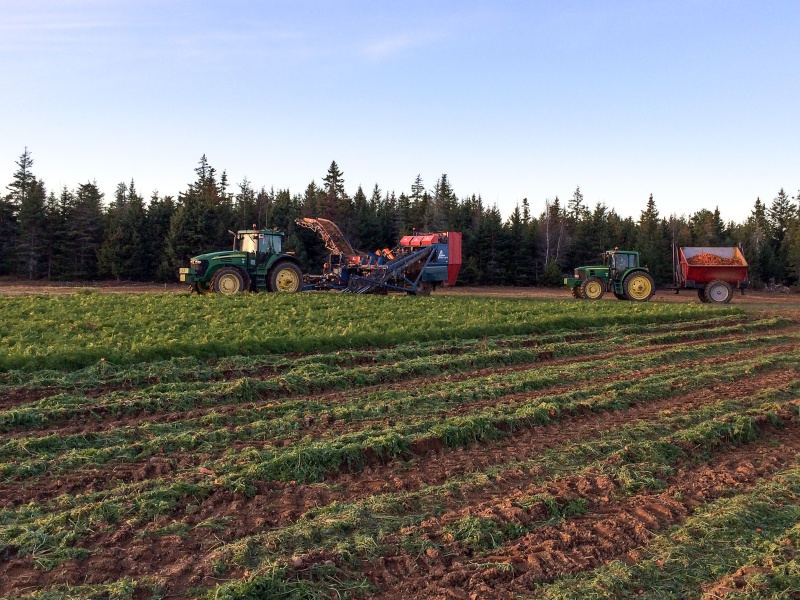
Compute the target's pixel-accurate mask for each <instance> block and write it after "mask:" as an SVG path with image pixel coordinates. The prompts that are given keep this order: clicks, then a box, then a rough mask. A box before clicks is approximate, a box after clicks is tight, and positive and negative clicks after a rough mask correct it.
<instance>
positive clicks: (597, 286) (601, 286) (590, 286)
mask: <svg viewBox="0 0 800 600" xmlns="http://www.w3.org/2000/svg"><path fill="white" fill-rule="evenodd" d="M605 291H606V286H605V282H604V281H603V280H602V279H600V278H599V277H589V279H587V280H586V281H584V282H583V283H582V284H581V296H583V297H584V298H586V299H587V300H600V298H602V297H603V294H604V293H605Z"/></svg>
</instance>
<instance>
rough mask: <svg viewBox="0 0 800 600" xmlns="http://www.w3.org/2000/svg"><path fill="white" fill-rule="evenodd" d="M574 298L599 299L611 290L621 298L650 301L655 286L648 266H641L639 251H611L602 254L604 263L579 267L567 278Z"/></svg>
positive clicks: (565, 283)
mask: <svg viewBox="0 0 800 600" xmlns="http://www.w3.org/2000/svg"><path fill="white" fill-rule="evenodd" d="M564 285H566V286H569V287H570V288H572V296H573V297H574V298H586V299H587V300H599V299H600V298H602V297H603V294H604V293H606V292H612V293H613V294H614V296H616V297H617V299H618V300H632V301H633V302H647V301H648V300H649V299H650V298H651V297H652V296H653V294H654V293H655V291H656V286H655V283H654V282H653V278H652V277H651V276H650V273H649V272H648V269H647V267H642V266H640V265H639V253H638V252H632V251H628V250H609V251H608V252H604V253H603V264H602V266H596V267H578V268H577V269H575V276H574V277H567V278H566V279H564Z"/></svg>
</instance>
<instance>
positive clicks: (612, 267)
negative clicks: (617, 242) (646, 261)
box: [603, 250, 639, 281]
mask: <svg viewBox="0 0 800 600" xmlns="http://www.w3.org/2000/svg"><path fill="white" fill-rule="evenodd" d="M603 264H604V265H605V266H607V267H609V271H610V276H611V279H613V280H615V281H619V280H621V279H622V276H623V275H625V273H627V271H628V270H629V269H636V268H638V267H639V253H638V252H632V251H627V250H609V251H608V252H604V253H603Z"/></svg>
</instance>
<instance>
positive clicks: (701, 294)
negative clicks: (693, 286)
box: [697, 288, 708, 303]
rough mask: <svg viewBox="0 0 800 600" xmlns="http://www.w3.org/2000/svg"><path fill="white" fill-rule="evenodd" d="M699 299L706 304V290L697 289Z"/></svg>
mask: <svg viewBox="0 0 800 600" xmlns="http://www.w3.org/2000/svg"><path fill="white" fill-rule="evenodd" d="M697 297H698V298H700V302H703V303H706V302H708V300H706V290H705V288H697Z"/></svg>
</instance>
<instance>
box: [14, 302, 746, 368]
mask: <svg viewBox="0 0 800 600" xmlns="http://www.w3.org/2000/svg"><path fill="white" fill-rule="evenodd" d="M0 310H2V313H3V319H2V320H0V347H2V348H4V354H3V355H1V356H0V372H3V371H9V370H12V369H24V370H28V371H35V370H37V369H42V368H51V369H61V370H74V369H78V368H81V367H86V366H88V365H91V364H93V363H96V362H97V361H99V360H100V359H101V358H104V359H106V360H108V361H110V362H112V363H115V364H132V363H138V362H146V361H152V360H166V359H169V358H172V357H176V356H193V357H195V358H219V357H224V356H231V355H254V354H265V353H270V352H274V353H283V352H311V351H316V350H336V349H345V348H352V347H364V346H388V345H391V344H398V343H405V342H410V341H431V340H445V339H456V338H458V339H470V338H479V337H482V336H484V335H499V334H507V335H516V334H529V333H542V332H547V331H553V330H559V329H564V328H567V327H570V328H573V329H581V328H584V327H594V326H597V325H598V323H602V324H612V323H614V324H619V325H622V324H630V323H656V322H666V321H675V320H680V319H689V318H692V317H700V318H703V317H707V316H708V315H709V314H713V315H715V316H721V315H737V314H741V311H740V310H737V309H733V308H730V307H725V308H721V307H708V306H704V305H697V304H655V303H646V304H636V305H631V304H629V303H613V302H596V303H590V302H585V303H576V302H569V301H563V302H560V301H557V302H553V301H536V300H527V299H507V298H485V297H484V298H476V297H457V296H444V297H442V296H440V297H430V298H419V297H405V296H386V297H382V296H351V295H342V294H263V295H262V294H242V295H236V296H234V297H224V296H214V295H208V296H195V295H192V296H189V295H179V294H169V295H167V294H158V295H151V294H142V295H134V296H128V295H126V296H117V295H112V294H104V295H100V294H77V295H74V296H25V297H3V298H0Z"/></svg>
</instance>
